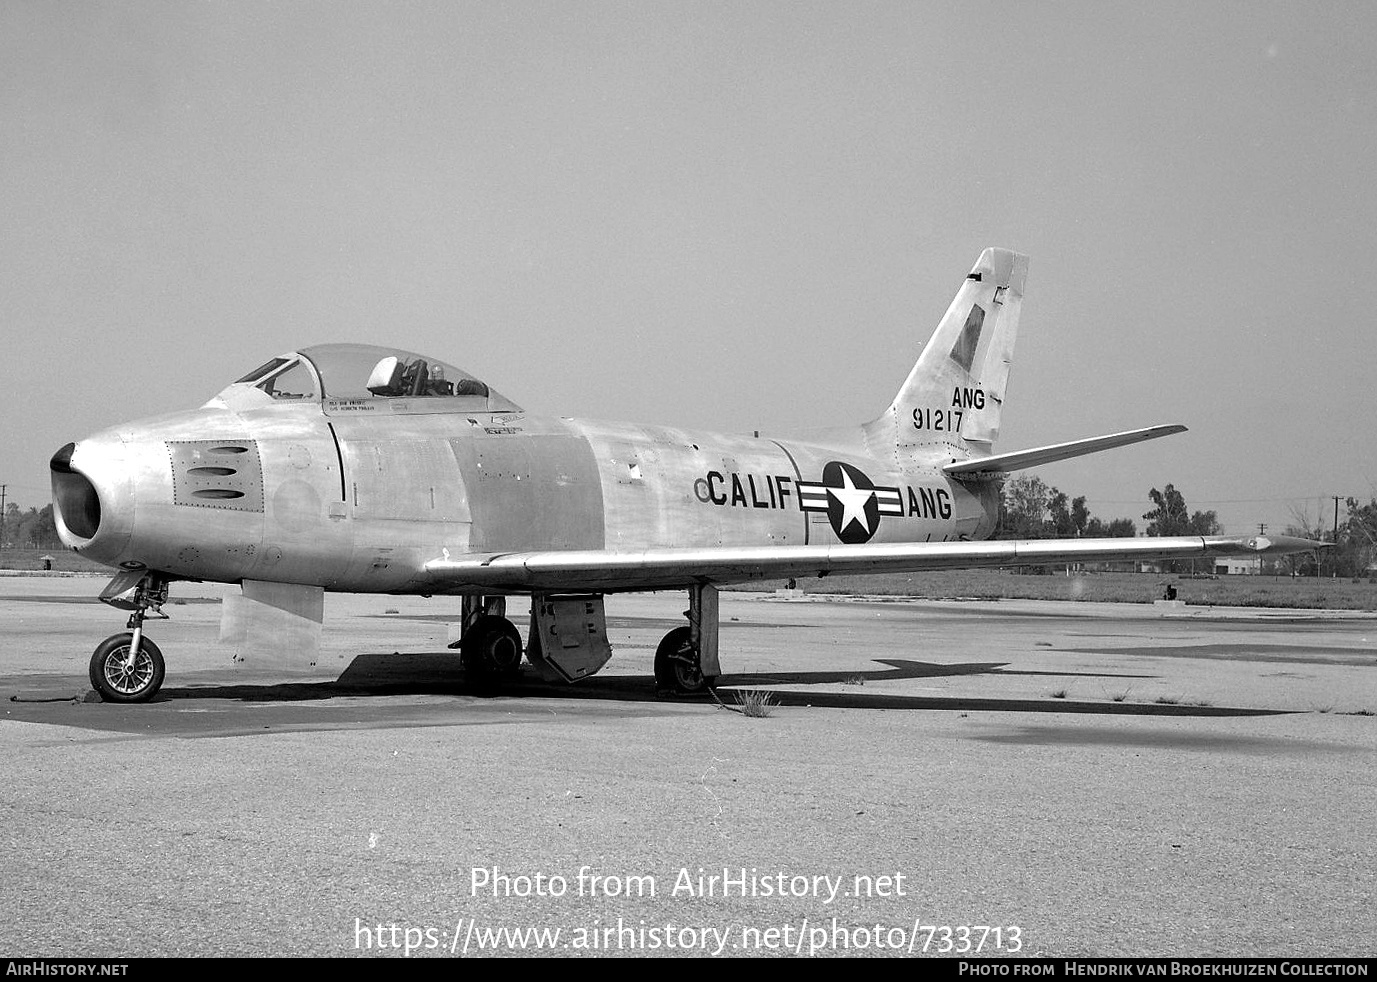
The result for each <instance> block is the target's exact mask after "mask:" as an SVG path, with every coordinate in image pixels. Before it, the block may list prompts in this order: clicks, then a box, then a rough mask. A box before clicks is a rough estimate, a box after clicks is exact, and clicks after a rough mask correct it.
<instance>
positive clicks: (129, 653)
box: [90, 571, 167, 702]
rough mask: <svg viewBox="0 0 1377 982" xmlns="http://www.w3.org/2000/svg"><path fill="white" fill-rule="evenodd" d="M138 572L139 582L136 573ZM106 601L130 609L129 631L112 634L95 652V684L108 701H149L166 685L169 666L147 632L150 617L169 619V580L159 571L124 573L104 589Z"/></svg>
mask: <svg viewBox="0 0 1377 982" xmlns="http://www.w3.org/2000/svg"><path fill="white" fill-rule="evenodd" d="M135 576H137V577H138V579H137V582H132V581H134V577H135ZM100 599H101V601H102V602H104V603H107V604H109V605H110V606H111V607H115V608H117V609H119V610H128V611H130V614H129V623H128V624H126V625H125V626H126V627H127V628H128V629H129V633H127V634H112V635H111V636H110V637H108V638H106V639H105V640H104V641H102V642H101V643H100V646H99V647H97V648H96V650H95V653H94V654H92V655H91V670H90V677H91V687H92V688H94V689H95V690H96V691H97V692H99V693H100V697H101V698H102V699H104V700H105V701H106V702H147V701H148V700H149V699H152V698H153V697H154V696H155V695H156V694H157V692H158V690H159V689H160V688H162V684H163V676H164V674H165V673H166V666H165V665H164V663H163V653H162V651H160V650H159V649H158V646H157V645H156V644H154V643H153V642H152V641H150V640H149V639H148V638H145V637H144V636H143V622H144V619H145V618H147V617H153V618H158V619H162V620H166V619H167V615H166V614H164V613H163V612H162V606H163V604H164V603H166V602H167V580H166V579H164V578H163V577H161V576H158V575H157V574H156V573H144V572H142V571H140V572H138V573H121V574H120V575H119V576H116V577H115V578H114V579H113V580H111V581H110V583H109V584H108V585H107V586H106V587H105V589H104V590H102V591H101V593H100Z"/></svg>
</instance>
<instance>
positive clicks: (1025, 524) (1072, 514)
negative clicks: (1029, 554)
mask: <svg viewBox="0 0 1377 982" xmlns="http://www.w3.org/2000/svg"><path fill="white" fill-rule="evenodd" d="M1148 500H1149V501H1150V502H1151V503H1152V505H1153V508H1152V510H1151V511H1149V512H1147V513H1146V514H1144V515H1143V520H1144V521H1145V522H1147V527H1146V529H1145V530H1144V531H1145V532H1146V534H1147V535H1151V536H1166V535H1218V534H1219V532H1220V526H1219V516H1218V515H1216V514H1215V513H1214V512H1213V511H1197V512H1191V511H1190V509H1189V508H1187V507H1186V499H1185V497H1184V496H1183V495H1182V494H1181V492H1180V491H1178V490H1176V488H1175V487H1174V486H1173V485H1170V484H1168V485H1167V486H1166V487H1165V488H1163V489H1162V490H1160V491H1159V490H1158V489H1157V488H1153V489H1152V490H1150V491H1149V492H1148ZM1137 534H1138V529H1137V526H1136V525H1134V523H1133V520H1132V519H1129V518H1115V519H1111V520H1109V521H1104V520H1103V519H1100V518H1096V517H1095V516H1093V515H1091V514H1090V509H1089V508H1088V507H1087V506H1086V499H1085V496H1084V495H1080V496H1078V497H1075V498H1071V497H1070V496H1068V495H1067V494H1066V492H1065V491H1061V490H1059V489H1057V488H1054V487H1051V486H1049V485H1048V484H1047V483H1046V482H1044V481H1043V480H1042V478H1040V477H1036V476H1034V475H1031V474H1020V475H1018V476H1017V477H1013V478H1010V479H1008V480H1007V481H1005V482H1004V499H1003V507H1002V508H1001V510H1000V516H999V529H998V532H997V533H996V535H997V537H998V538H1001V539H1074V538H1089V539H1102V538H1132V537H1134V536H1135V535H1137ZM1210 565H1212V563H1205V564H1204V566H1202V568H1207V567H1209V566H1210ZM1167 568H1169V569H1178V570H1185V569H1190V568H1192V567H1191V565H1190V564H1189V563H1188V562H1187V563H1184V564H1168V566H1167Z"/></svg>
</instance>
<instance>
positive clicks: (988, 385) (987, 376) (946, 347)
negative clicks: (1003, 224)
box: [866, 249, 1028, 456]
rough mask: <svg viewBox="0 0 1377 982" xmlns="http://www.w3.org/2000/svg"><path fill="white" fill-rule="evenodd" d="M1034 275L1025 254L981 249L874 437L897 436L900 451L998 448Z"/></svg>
mask: <svg viewBox="0 0 1377 982" xmlns="http://www.w3.org/2000/svg"><path fill="white" fill-rule="evenodd" d="M1027 275H1028V257H1027V256H1025V255H1022V254H1020V253H1016V252H1011V251H1009V250H1008V249H986V250H985V251H984V252H982V253H981V254H980V259H979V260H977V261H976V264H975V266H974V268H973V269H972V270H971V271H970V273H969V274H967V276H966V281H965V282H964V283H963V284H962V285H961V289H960V290H959V291H958V292H957V294H956V298H955V299H954V300H953V301H952V302H951V306H950V307H948V308H947V312H946V314H945V315H943V317H942V320H941V322H940V323H939V324H938V325H937V330H936V331H934V332H933V334H932V337H931V338H929V339H928V343H927V344H926V345H925V346H924V348H923V352H922V354H921V355H919V356H918V361H917V363H916V364H915V365H914V366H913V370H912V371H911V372H909V375H908V378H907V379H906V380H905V381H904V384H903V385H902V386H901V387H900V389H899V393H898V395H896V396H895V397H894V401H893V402H892V403H890V406H889V409H887V410H886V411H885V413H884V414H883V415H881V416H880V417H879V418H878V419H876V420H874V421H873V422H871V423H870V424H868V425H867V426H866V433H867V435H868V436H869V437H871V439H872V440H875V441H876V442H877V443H878V442H879V441H880V440H882V439H884V438H886V437H891V438H892V439H893V443H894V447H895V450H896V452H898V453H900V454H901V455H906V452H907V451H912V450H916V449H920V448H933V449H936V448H940V447H942V446H944V445H945V446H947V447H949V448H950V449H951V450H952V451H953V452H954V453H958V452H959V455H960V456H965V455H967V454H974V455H976V456H983V455H987V454H989V453H991V452H992V448H993V446H994V442H995V440H996V439H997V438H998V436H999V423H1000V412H1001V410H1002V408H1003V405H1004V392H1005V389H1006V387H1007V385H1008V381H1009V366H1010V364H1011V363H1012V360H1013V351H1014V341H1015V340H1016V337H1017V334H1018V316H1019V311H1020V309H1021V307H1022V304H1023V286H1024V282H1025V280H1026V278H1027ZM877 449H878V447H877Z"/></svg>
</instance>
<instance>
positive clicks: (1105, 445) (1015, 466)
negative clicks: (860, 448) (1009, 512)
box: [942, 423, 1186, 478]
mask: <svg viewBox="0 0 1377 982" xmlns="http://www.w3.org/2000/svg"><path fill="white" fill-rule="evenodd" d="M1185 430H1186V428H1185V427H1184V426H1182V425H1181V424H1180V423H1172V424H1168V425H1165V426H1148V427H1144V428H1143V429H1141V430H1127V431H1125V432H1123V433H1111V434H1109V435H1108V436H1093V437H1090V438H1089V439H1086V440H1072V441H1071V442H1070V443H1057V444H1054V445H1052V446H1050V447H1035V448H1034V449H1032V450H1019V451H1017V452H1015V453H1002V454H995V455H994V456H993V457H976V458H974V459H973V460H959V461H953V462H952V463H950V464H947V465H946V466H944V467H943V468H942V470H943V472H944V473H947V474H950V475H952V476H953V477H958V478H973V477H974V478H980V477H986V476H993V475H995V474H1006V473H1008V472H1009V471H1020V470H1023V469H1024V468H1026V467H1037V466H1039V465H1041V464H1050V463H1052V462H1054V461H1058V460H1067V459H1069V458H1071V457H1083V456H1085V455H1086V454H1092V453H1099V452H1100V451H1101V450H1113V449H1114V448H1115V447H1126V446H1128V445H1129V444H1130V443H1142V442H1143V441H1144V440H1155V439H1157V438H1158V437H1159V436H1171V434H1173V433H1184V432H1185Z"/></svg>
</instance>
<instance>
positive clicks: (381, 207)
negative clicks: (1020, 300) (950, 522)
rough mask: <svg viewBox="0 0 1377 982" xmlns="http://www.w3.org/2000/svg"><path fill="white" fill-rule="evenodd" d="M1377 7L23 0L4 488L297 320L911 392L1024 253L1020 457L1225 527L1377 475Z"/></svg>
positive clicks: (608, 406)
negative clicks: (984, 253)
mask: <svg viewBox="0 0 1377 982" xmlns="http://www.w3.org/2000/svg"><path fill="white" fill-rule="evenodd" d="M1374 36H1377V5H1373V4H1370V3H1361V2H1359V3H1326V2H1316V3H1306V4H1297V3H1267V2H1246V3H1223V2H1216V3H1203V4H1202V3H1195V2H1191V3H1170V2H1163V3H1152V4H1140V3H1133V4H1129V3H1072V2H1065V3H1037V4H1021V3H966V4H952V3H948V2H943V3H924V2H911V0H910V2H851V0H848V2H832V3H822V2H762V0H752V2H750V3H732V2H668V0H667V2H643V3H628V2H603V0H580V2H560V3H545V2H478V3H469V2H454V0H448V2H442V3H422V2H415V0H409V2H407V3H404V4H397V3H362V2H351V0H341V2H332V3H324V2H319V3H316V2H275V3H264V2H255V0H233V2H181V0H178V2H158V3H154V2H140V0H127V2H120V3H79V2H62V0H53V2H41V0H0V134H3V136H2V137H0V317H3V325H4V327H3V337H4V339H5V340H4V350H5V358H4V373H3V376H2V377H3V379H4V385H3V388H2V389H0V483H4V484H6V485H7V493H8V500H11V501H17V502H19V503H20V504H21V506H23V507H25V508H27V507H29V506H34V505H39V506H41V505H43V504H45V503H47V501H48V499H49V490H48V471H47V464H48V459H49V458H50V457H51V456H52V454H53V453H54V452H55V451H56V450H57V449H58V448H59V447H61V446H62V445H63V444H65V443H67V442H69V441H71V440H77V439H80V438H81V437H82V436H84V435H87V434H89V433H91V432H94V431H96V430H99V429H103V428H104V427H106V426H110V425H113V424H115V423H117V422H122V421H125V420H129V419H135V418H138V417H142V416H148V415H153V414H156V413H161V412H167V411H172V410H177V409H184V408H191V407H193V406H197V405H200V404H201V403H203V402H205V401H206V400H207V399H209V398H210V397H211V396H213V395H214V394H215V393H216V392H217V391H218V390H219V389H221V388H222V387H223V386H224V385H225V384H227V383H228V382H230V381H232V380H233V379H235V378H237V377H239V376H240V375H242V374H244V373H245V372H247V371H248V370H250V369H251V368H253V367H255V366H257V365H259V364H261V363H262V362H264V361H266V360H267V359H268V358H270V357H271V356H273V355H275V354H278V353H281V352H284V351H289V350H292V349H295V348H298V347H302V346H305V345H309V344H318V343H324V342H329V341H361V342H369V343H377V344H384V345H395V346H397V347H401V348H406V349H409V350H413V351H419V352H422V353H424V354H427V355H430V356H433V357H435V358H438V359H441V360H444V361H448V362H450V363H452V364H457V365H459V366H462V367H463V368H465V369H466V370H468V371H469V372H471V373H473V374H475V375H477V376H478V377H480V378H482V379H484V380H485V381H487V382H488V383H489V384H490V385H492V386H493V387H494V388H495V389H497V390H499V391H501V392H502V393H503V394H505V395H507V396H508V397H509V398H511V399H513V400H514V401H516V402H517V403H519V404H521V405H522V406H524V407H525V408H526V409H528V410H530V411H532V412H539V413H548V414H554V415H561V416H575V417H587V418H597V419H623V420H632V421H637V422H643V423H656V424H666V425H673V426H681V427H693V428H700V429H706V430H716V431H727V432H741V431H750V430H755V429H758V430H761V431H762V432H771V433H775V432H784V431H794V430H802V429H807V428H812V427H827V426H839V425H845V424H851V423H860V422H863V421H864V420H867V419H869V418H871V417H873V416H875V415H877V414H878V413H879V412H880V411H881V410H882V409H883V408H884V407H885V406H886V405H887V404H888V403H889V401H890V399H891V398H892V396H893V395H894V393H895V392H896V391H897V389H898V386H899V384H900V383H901V382H902V381H903V379H904V377H905V375H906V374H907V372H908V369H909V367H910V366H911V365H912V363H913V361H914V360H915V359H916V357H917V354H918V352H919V350H920V349H921V347H922V344H923V342H924V341H926V339H927V337H928V335H929V334H930V333H931V331H932V330H933V328H935V327H936V324H937V321H938V319H939V318H940V317H941V315H942V313H943V311H944V310H945V309H946V306H947V304H948V303H949V302H950V300H951V298H952V297H953V296H954V294H955V292H956V290H957V288H958V287H959V286H960V284H961V281H962V278H963V277H964V275H965V273H966V272H967V271H968V270H969V269H970V268H971V265H972V264H973V263H974V261H975V259H976V258H977V256H978V255H979V254H980V251H981V249H983V248H984V247H986V246H1002V247H1007V248H1012V249H1016V250H1018V251H1021V252H1026V253H1028V254H1030V256H1031V262H1030V269H1029V278H1028V288H1027V294H1026V297H1025V300H1024V304H1023V315H1022V320H1021V323H1020V331H1019V343H1018V348H1017V350H1016V352H1015V358H1014V364H1013V371H1012V374H1011V379H1010V385H1009V390H1008V398H1007V400H1006V403H1005V411H1004V426H1003V433H1002V435H1001V439H1000V442H999V444H998V445H997V447H996V450H997V451H1012V450H1018V449H1023V448H1027V447H1034V446H1041V445H1045V444H1050V443H1059V442H1063V441H1066V440H1071V439H1076V438H1080V437H1088V436H1094V435H1098V434H1101V433H1108V432H1114V431H1118V430H1124V429H1130V428H1134V427H1138V426H1147V425H1151V424H1156V423H1184V424H1186V425H1187V426H1188V427H1190V431H1189V432H1188V433H1186V434H1183V435H1180V436H1174V437H1168V438H1166V439H1164V440H1160V441H1155V442H1153V443H1148V444H1143V445H1139V446H1135V447H1129V448H1124V449H1120V450H1116V451H1111V452H1108V453H1106V454H1098V455H1094V456H1091V457H1086V458H1081V459H1079V460H1074V461H1067V462H1063V463H1058V464H1054V465H1048V466H1046V467H1043V468H1039V469H1038V470H1037V471H1036V472H1035V473H1036V474H1037V475H1038V476H1039V477H1041V478H1042V479H1043V480H1044V481H1046V482H1047V483H1048V484H1051V485H1054V486H1056V487H1058V488H1060V489H1062V490H1064V491H1066V492H1068V493H1069V494H1070V495H1072V496H1073V497H1074V496H1077V495H1085V496H1086V497H1087V499H1088V504H1089V507H1090V510H1091V512H1092V514H1094V515H1097V516H1100V517H1103V518H1106V519H1110V518H1117V517H1129V518H1133V519H1134V520H1135V521H1137V522H1138V524H1139V527H1140V528H1141V527H1142V526H1143V525H1144V524H1145V523H1144V522H1143V521H1142V520H1141V516H1142V515H1143V513H1144V512H1146V511H1148V510H1149V509H1150V507H1151V506H1150V503H1149V501H1148V491H1149V489H1151V488H1154V487H1157V488H1160V487H1162V486H1164V485H1165V484H1167V483H1172V484H1174V485H1175V486H1176V488H1177V489H1178V490H1180V491H1181V492H1182V493H1183V495H1184V496H1185V499H1186V502H1187V504H1188V506H1189V507H1190V508H1191V509H1192V510H1199V509H1213V510H1215V511H1216V512H1217V513H1218V515H1219V517H1220V520H1221V522H1222V523H1223V525H1224V530H1225V531H1226V532H1229V533H1237V534H1243V533H1248V532H1253V531H1256V530H1257V527H1258V524H1259V523H1266V524H1267V526H1268V529H1269V531H1278V530H1279V529H1281V528H1284V527H1285V526H1286V525H1289V524H1293V523H1294V522H1295V521H1296V519H1297V516H1298V515H1305V516H1306V517H1308V518H1309V519H1310V520H1311V521H1314V520H1316V519H1317V518H1319V517H1320V516H1321V515H1322V516H1323V521H1324V524H1325V526H1326V527H1328V525H1329V524H1330V522H1331V521H1332V511H1333V500H1332V496H1334V495H1341V496H1349V495H1353V496H1356V497H1359V498H1361V499H1363V500H1368V499H1371V498H1372V497H1374V496H1377V427H1374V426H1373V425H1372V419H1373V406H1374V399H1375V396H1377V393H1374V385H1373V379H1374V372H1377V344H1375V343H1374V341H1373V340H1372V333H1373V332H1372V327H1373V318H1372V313H1371V311H1372V309H1373V302H1372V285H1371V284H1372V281H1373V276H1374V269H1373V268H1372V267H1370V266H1369V265H1368V263H1369V260H1371V259H1372V258H1373V257H1374V256H1377V193H1374V190H1373V182H1374V179H1377V166H1374V160H1377V58H1374V57H1373V55H1372V50H1371V43H1372V39H1373V37H1374Z"/></svg>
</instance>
